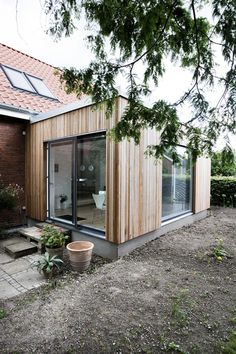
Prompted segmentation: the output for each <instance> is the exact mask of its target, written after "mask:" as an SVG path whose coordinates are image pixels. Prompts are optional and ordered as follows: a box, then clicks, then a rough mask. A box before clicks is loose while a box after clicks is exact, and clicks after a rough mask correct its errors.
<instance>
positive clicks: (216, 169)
mask: <svg viewBox="0 0 236 354" xmlns="http://www.w3.org/2000/svg"><path fill="white" fill-rule="evenodd" d="M211 175H212V176H236V154H235V152H233V151H232V150H231V149H230V148H229V147H226V148H224V149H223V150H222V151H218V152H214V153H213V154H212V156H211Z"/></svg>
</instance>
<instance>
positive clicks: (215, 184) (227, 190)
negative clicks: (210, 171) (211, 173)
mask: <svg viewBox="0 0 236 354" xmlns="http://www.w3.org/2000/svg"><path fill="white" fill-rule="evenodd" d="M211 204H212V205H219V206H229V207H234V208H236V177H211Z"/></svg>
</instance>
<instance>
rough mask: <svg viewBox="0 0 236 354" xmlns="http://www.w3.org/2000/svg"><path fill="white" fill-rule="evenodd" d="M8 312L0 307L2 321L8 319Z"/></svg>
mask: <svg viewBox="0 0 236 354" xmlns="http://www.w3.org/2000/svg"><path fill="white" fill-rule="evenodd" d="M6 315H7V312H6V310H5V309H3V308H2V307H0V320H2V319H3V318H4V317H6Z"/></svg>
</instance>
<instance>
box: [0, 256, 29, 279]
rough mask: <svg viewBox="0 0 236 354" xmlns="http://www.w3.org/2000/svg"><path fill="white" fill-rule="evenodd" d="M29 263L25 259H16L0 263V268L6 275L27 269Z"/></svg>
mask: <svg viewBox="0 0 236 354" xmlns="http://www.w3.org/2000/svg"><path fill="white" fill-rule="evenodd" d="M29 267H30V263H29V262H27V261H26V260H25V259H16V260H15V261H14V262H11V263H7V264H3V265H0V268H1V269H2V270H3V271H4V272H6V273H7V275H8V276H9V275H12V274H16V273H19V272H22V271H25V270H27V269H29Z"/></svg>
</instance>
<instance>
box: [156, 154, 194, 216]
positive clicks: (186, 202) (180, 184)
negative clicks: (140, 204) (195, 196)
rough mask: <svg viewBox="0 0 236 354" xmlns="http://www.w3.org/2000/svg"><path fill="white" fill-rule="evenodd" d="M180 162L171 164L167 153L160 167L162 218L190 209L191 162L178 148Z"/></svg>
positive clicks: (177, 214)
mask: <svg viewBox="0 0 236 354" xmlns="http://www.w3.org/2000/svg"><path fill="white" fill-rule="evenodd" d="M178 152H179V154H180V156H181V162H180V163H179V164H173V161H172V159H171V158H170V157H169V156H168V153H167V154H166V155H165V156H164V158H163V167H162V220H163V221H165V220H168V219H170V218H174V217H176V216H179V215H181V214H184V213H186V212H188V211H191V210H192V163H191V159H190V158H189V157H188V156H187V154H186V153H185V149H183V148H179V151H178Z"/></svg>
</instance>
